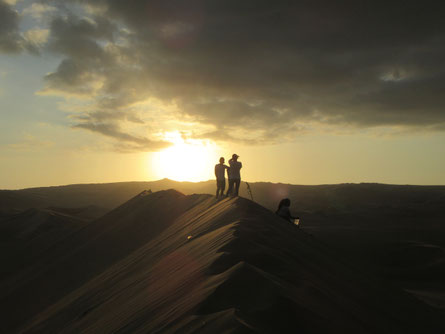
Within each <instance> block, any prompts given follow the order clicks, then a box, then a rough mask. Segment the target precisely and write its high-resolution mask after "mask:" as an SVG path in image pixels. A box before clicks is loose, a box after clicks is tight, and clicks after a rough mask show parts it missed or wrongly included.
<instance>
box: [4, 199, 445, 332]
mask: <svg viewBox="0 0 445 334" xmlns="http://www.w3.org/2000/svg"><path fill="white" fill-rule="evenodd" d="M1 288H2V289H1V291H2V294H1V301H0V302H1V305H2V309H4V310H5V311H4V320H3V321H2V324H1V326H2V328H1V329H2V331H3V332H23V333H78V332H82V333H109V332H119V333H294V332H299V333H438V332H441V331H443V330H444V329H445V327H444V324H443V320H442V318H441V317H440V313H438V312H437V311H436V310H434V309H432V308H430V307H429V306H428V305H426V304H425V303H422V302H421V301H419V300H418V299H415V298H414V297H411V296H410V295H409V294H407V293H405V292H403V291H402V290H397V289H394V288H390V287H387V286H385V283H384V282H381V281H379V280H376V279H373V278H372V277H369V276H367V275H364V274H362V273H360V272H359V271H358V270H356V268H354V267H351V266H349V265H348V264H346V263H344V262H343V260H342V259H341V257H339V256H338V254H336V252H334V251H332V250H331V249H330V248H328V247H326V246H324V245H323V244H321V243H320V242H318V241H317V240H316V239H315V238H314V237H312V236H311V235H309V234H307V233H305V232H304V231H302V230H300V229H298V228H296V227H294V226H292V225H290V224H288V223H286V222H285V221H283V220H281V219H280V218H278V217H277V216H275V215H274V214H273V213H272V212H270V211H269V210H267V209H265V208H263V207H261V206H259V205H258V204H255V203H253V202H251V201H249V200H246V199H244V198H236V199H225V200H222V201H219V202H217V201H216V200H215V199H214V198H212V197H210V196H208V195H190V196H185V195H183V194H181V193H178V192H177V191H174V190H168V191H160V192H156V193H153V194H149V195H138V196H136V197H134V198H133V199H131V200H130V201H128V202H126V203H124V204H123V205H122V206H120V207H118V208H117V209H115V210H113V211H111V212H109V213H108V214H106V215H105V216H103V217H102V218H100V219H98V220H96V221H94V222H92V223H89V224H88V225H87V226H85V227H84V228H82V229H80V230H79V231H77V232H76V233H74V234H73V235H71V236H70V237H69V238H67V239H66V240H65V241H64V242H63V243H62V244H57V245H54V246H53V247H52V248H51V249H50V250H49V251H48V252H47V253H46V254H45V256H43V257H42V258H41V261H39V262H38V263H35V264H34V265H31V266H29V267H27V268H26V269H25V270H23V271H21V272H19V273H16V275H14V277H13V278H12V279H10V280H7V281H6V282H4V283H2V285H1Z"/></svg>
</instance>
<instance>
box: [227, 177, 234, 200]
mask: <svg viewBox="0 0 445 334" xmlns="http://www.w3.org/2000/svg"><path fill="white" fill-rule="evenodd" d="M232 191H233V180H232V179H229V189H227V193H226V196H229V195H231V194H232Z"/></svg>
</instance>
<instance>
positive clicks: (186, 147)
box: [152, 136, 219, 182]
mask: <svg viewBox="0 0 445 334" xmlns="http://www.w3.org/2000/svg"><path fill="white" fill-rule="evenodd" d="M170 140H171V141H172V142H173V143H174V144H173V146H170V147H168V148H166V149H164V150H162V151H160V152H156V153H154V155H153V160H152V163H153V169H154V171H155V173H156V175H157V176H158V178H168V179H171V180H175V181H192V182H197V181H204V180H209V179H211V178H214V175H213V174H214V166H215V164H216V163H217V162H218V159H219V157H217V154H216V145H214V144H211V143H208V142H204V141H201V140H187V141H184V140H183V139H182V138H181V137H180V136H179V138H178V136H176V137H175V138H171V139H170Z"/></svg>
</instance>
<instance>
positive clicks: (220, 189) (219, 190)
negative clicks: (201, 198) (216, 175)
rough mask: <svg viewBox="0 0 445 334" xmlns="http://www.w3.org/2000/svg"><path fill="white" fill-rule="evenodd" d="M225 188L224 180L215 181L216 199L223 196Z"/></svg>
mask: <svg viewBox="0 0 445 334" xmlns="http://www.w3.org/2000/svg"><path fill="white" fill-rule="evenodd" d="M225 188H226V180H225V179H224V180H216V197H219V196H221V197H222V196H223V195H224V189H225Z"/></svg>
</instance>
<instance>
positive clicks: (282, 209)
mask: <svg viewBox="0 0 445 334" xmlns="http://www.w3.org/2000/svg"><path fill="white" fill-rule="evenodd" d="M289 207H290V199H289V198H284V199H282V200H281V201H280V204H278V209H277V211H275V213H276V214H277V215H278V216H280V217H281V218H283V219H286V220H287V221H288V222H290V223H292V224H293V223H294V219H300V218H299V217H294V216H292V215H291V213H290V210H289Z"/></svg>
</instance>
